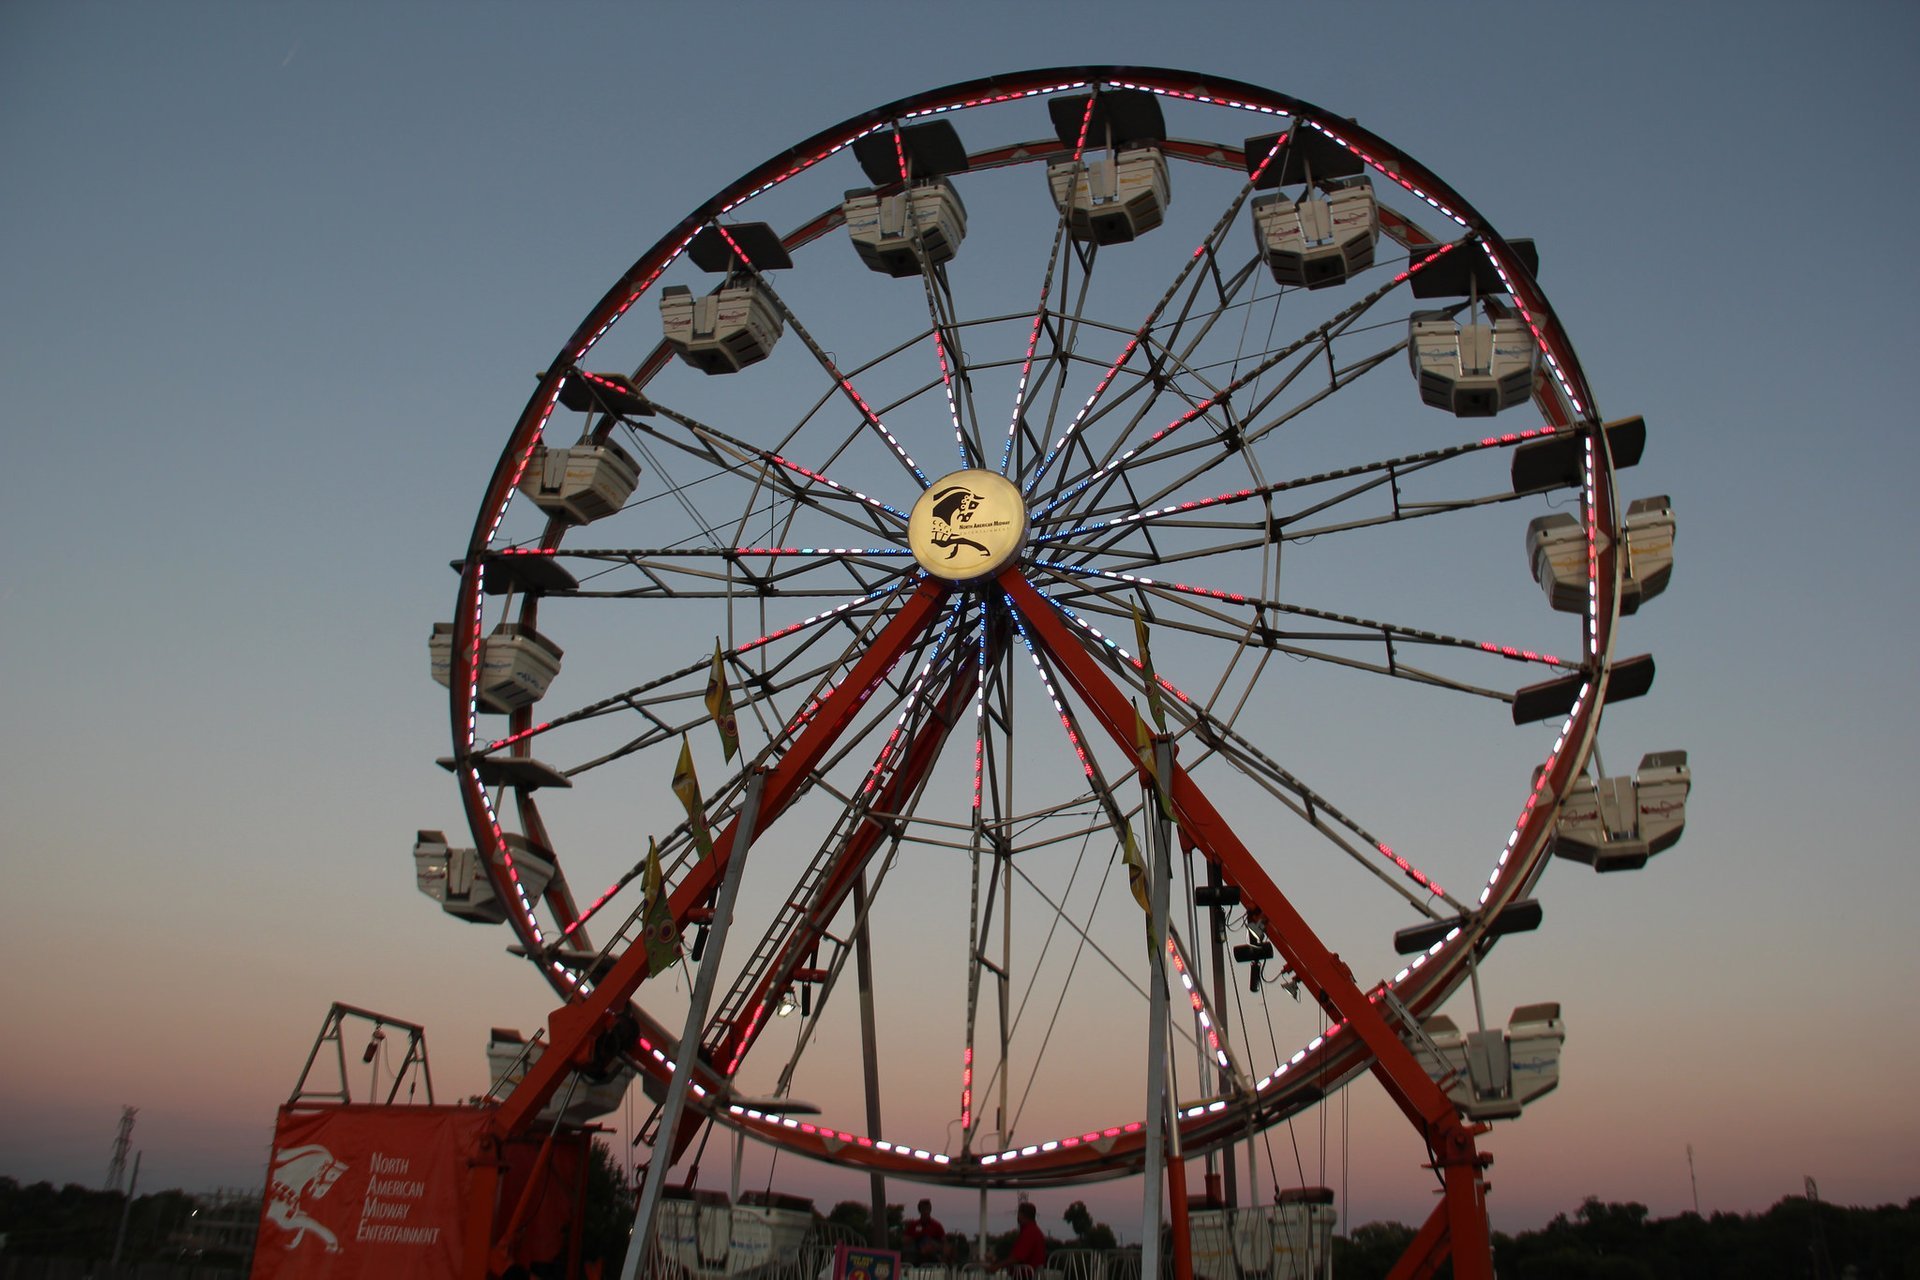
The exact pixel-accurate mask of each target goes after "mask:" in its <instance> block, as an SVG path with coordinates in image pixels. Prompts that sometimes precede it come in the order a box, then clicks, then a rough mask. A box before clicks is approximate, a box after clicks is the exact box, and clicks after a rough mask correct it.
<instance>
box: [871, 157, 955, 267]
mask: <svg viewBox="0 0 1920 1280" xmlns="http://www.w3.org/2000/svg"><path fill="white" fill-rule="evenodd" d="M840 213H841V215H842V216H843V217H844V218H845V219H846V220H847V234H848V235H849V236H851V237H852V239H853V247H854V249H855V251H856V252H858V253H859V255H860V261H862V262H864V263H866V264H867V266H869V267H871V268H872V269H873V270H875V271H879V272H882V273H884V274H886V275H890V276H894V277H901V276H917V275H919V274H920V271H921V261H922V257H923V255H924V258H925V261H926V263H927V264H928V265H930V266H938V265H939V264H941V263H943V262H947V261H950V260H951V259H952V258H953V255H954V253H955V252H956V251H957V250H958V249H959V248H960V242H961V240H963V239H965V238H966V234H967V207H966V205H964V204H962V203H961V201H960V193H959V192H958V191H955V190H954V189H953V184H952V183H951V182H948V181H947V180H946V179H945V178H936V179H934V180H933V181H931V182H921V183H917V184H915V185H914V186H911V187H909V188H907V189H906V190H905V191H897V192H895V193H894V194H892V195H887V196H883V195H880V194H878V193H876V192H873V191H849V192H847V197H846V200H845V201H844V202H843V203H842V204H841V206H840ZM916 245H917V246H918V247H917V248H916Z"/></svg>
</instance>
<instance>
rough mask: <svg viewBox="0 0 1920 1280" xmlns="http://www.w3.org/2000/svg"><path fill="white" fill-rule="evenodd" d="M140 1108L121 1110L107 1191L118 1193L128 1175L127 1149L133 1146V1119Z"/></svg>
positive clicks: (108, 1173) (108, 1170)
mask: <svg viewBox="0 0 1920 1280" xmlns="http://www.w3.org/2000/svg"><path fill="white" fill-rule="evenodd" d="M139 1112H140V1108H138V1107H121V1108H120V1132H119V1133H118V1134H117V1135H115V1137H114V1139H113V1161H112V1163H110V1164H108V1165H107V1190H109V1191H118V1190H119V1189H120V1179H121V1178H123V1177H125V1176H126V1173H127V1149H128V1148H129V1147H131V1146H132V1145H133V1118H134V1116H136V1115H138V1114H139Z"/></svg>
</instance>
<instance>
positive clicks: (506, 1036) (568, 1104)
mask: <svg viewBox="0 0 1920 1280" xmlns="http://www.w3.org/2000/svg"><path fill="white" fill-rule="evenodd" d="M545 1050H546V1046H545V1045H544V1044H540V1043H538V1042H535V1043H532V1044H529V1043H528V1042H527V1038H526V1037H525V1036H523V1035H521V1034H520V1033H519V1032H518V1031H515V1030H513V1029H512V1028H511V1027H495V1028H494V1029H493V1036H492V1038H491V1039H489V1040H488V1041H487V1075H488V1078H489V1079H490V1080H492V1082H493V1087H492V1088H491V1089H490V1090H489V1092H490V1093H493V1094H496V1095H498V1096H500V1097H505V1096H506V1095H507V1094H509V1093H511V1092H512V1091H513V1090H515V1089H517V1088H519V1087H520V1082H521V1081H522V1080H524V1079H525V1078H526V1075H527V1070H528V1069H529V1068H530V1067H532V1066H533V1064H534V1063H536V1062H538V1061H539V1060H540V1055H541V1054H542V1053H543V1052H545ZM632 1080H633V1068H632V1067H628V1066H624V1065H623V1066H620V1067H618V1068H616V1069H615V1070H614V1071H613V1073H612V1074H611V1075H609V1076H608V1077H607V1078H606V1079H605V1080H600V1081H595V1080H594V1079H593V1078H592V1077H590V1076H587V1075H583V1074H582V1073H580V1072H578V1071H573V1072H569V1073H568V1074H567V1078H566V1079H565V1080H564V1081H562V1082H561V1085H560V1087H559V1088H558V1089H556V1090H554V1093H553V1097H552V1098H550V1099H549V1100H548V1101H547V1105H546V1106H544V1107H542V1108H541V1109H540V1115H539V1123H541V1124H549V1125H550V1124H554V1123H556V1122H558V1123H561V1124H575V1125H581V1124H592V1123H593V1122H594V1121H595V1120H597V1119H599V1118H600V1117H601V1116H604V1115H606V1114H607V1113H608V1112H610V1111H612V1110H614V1109H615V1108H616V1107H618V1106H619V1105H620V1101H621V1099H622V1098H624V1097H626V1094H627V1085H628V1084H629V1083H631V1082H632ZM563 1103H564V1104H565V1105H562V1104H563Z"/></svg>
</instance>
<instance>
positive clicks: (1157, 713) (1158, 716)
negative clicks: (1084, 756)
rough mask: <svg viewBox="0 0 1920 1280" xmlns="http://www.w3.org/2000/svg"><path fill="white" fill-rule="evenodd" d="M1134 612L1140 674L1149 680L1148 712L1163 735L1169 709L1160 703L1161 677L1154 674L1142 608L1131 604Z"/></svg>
mask: <svg viewBox="0 0 1920 1280" xmlns="http://www.w3.org/2000/svg"><path fill="white" fill-rule="evenodd" d="M1127 607H1128V608H1130V609H1132V610H1133V642H1134V645H1135V646H1136V647H1137V648H1138V649H1139V650H1140V674H1142V675H1143V676H1145V677H1146V678H1147V711H1148V712H1149V713H1150V714H1151V715H1152V716H1153V723H1154V725H1155V727H1157V728H1158V729H1159V730H1160V732H1161V733H1165V732H1166V731H1167V708H1166V705H1165V704H1164V703H1162V702H1161V701H1160V677H1159V676H1157V675H1155V674H1154V670H1153V653H1152V651H1151V650H1149V649H1148V648H1147V620H1146V619H1145V618H1143V617H1141V616H1140V607H1139V606H1138V605H1133V604H1129V605H1128V606H1127Z"/></svg>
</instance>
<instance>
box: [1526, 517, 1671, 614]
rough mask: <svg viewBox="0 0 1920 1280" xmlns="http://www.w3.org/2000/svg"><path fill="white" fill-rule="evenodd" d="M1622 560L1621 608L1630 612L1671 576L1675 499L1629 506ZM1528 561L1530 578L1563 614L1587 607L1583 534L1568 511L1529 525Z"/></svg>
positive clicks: (1584, 540)
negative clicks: (1530, 569) (1624, 549)
mask: <svg viewBox="0 0 1920 1280" xmlns="http://www.w3.org/2000/svg"><path fill="white" fill-rule="evenodd" d="M1626 535H1627V537H1626V543H1627V554H1626V563H1625V565H1624V566H1623V574H1622V578H1621V582H1620V612H1621V613H1623V614H1627V613H1632V612H1634V611H1635V610H1637V609H1638V608H1639V607H1640V605H1641V604H1642V603H1643V602H1644V601H1647V600H1651V599H1652V598H1653V597H1655V596H1657V595H1659V594H1660V593H1661V592H1662V591H1665V590H1666V589H1667V583H1668V581H1669V580H1670V579H1671V578H1672V577H1673V503H1672V501H1671V500H1670V499H1669V498H1667V497H1665V496H1664V495H1663V496H1661V497H1658V498H1642V499H1640V500H1639V501H1637V502H1634V503H1632V504H1630V505H1629V506H1628V507H1627V519H1626ZM1527 560H1528V561H1529V563H1531V565H1532V566H1533V578H1534V581H1536V582H1538V583H1539V584H1540V589H1541V590H1542V591H1545V592H1546V593H1547V600H1548V602H1549V603H1550V604H1552V606H1553V607H1554V608H1555V609H1558V610H1560V611H1561V612H1562V613H1582V612H1585V610H1586V607H1587V538H1586V534H1585V532H1584V531H1583V530H1582V529H1581V527H1580V521H1579V520H1578V519H1576V518H1575V517H1573V516H1570V515H1552V516H1540V517H1539V518H1537V519H1535V520H1534V521H1532V522H1531V523H1530V524H1528V525H1527Z"/></svg>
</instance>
